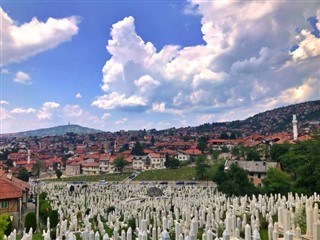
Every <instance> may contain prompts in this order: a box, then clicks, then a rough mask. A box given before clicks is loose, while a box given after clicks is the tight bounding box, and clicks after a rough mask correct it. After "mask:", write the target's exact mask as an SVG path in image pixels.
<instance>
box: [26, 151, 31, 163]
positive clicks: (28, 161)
mask: <svg viewBox="0 0 320 240" xmlns="http://www.w3.org/2000/svg"><path fill="white" fill-rule="evenodd" d="M30 153H31V151H30V149H28V160H27V163H28V164H30Z"/></svg>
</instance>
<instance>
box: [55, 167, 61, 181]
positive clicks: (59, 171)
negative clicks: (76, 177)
mask: <svg viewBox="0 0 320 240" xmlns="http://www.w3.org/2000/svg"><path fill="white" fill-rule="evenodd" d="M56 176H57V178H58V179H60V178H61V176H62V171H61V170H60V169H57V170H56Z"/></svg>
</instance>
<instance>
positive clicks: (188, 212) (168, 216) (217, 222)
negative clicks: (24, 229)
mask: <svg viewBox="0 0 320 240" xmlns="http://www.w3.org/2000/svg"><path fill="white" fill-rule="evenodd" d="M41 188H42V191H45V192H47V193H48V199H49V200H50V201H51V205H52V207H53V209H57V210H58V212H59V216H60V221H59V224H58V226H57V227H56V236H57V239H60V240H61V239H63V238H66V239H75V234H76V233H78V234H79V233H80V235H81V236H82V239H84V240H93V239H130V240H131V239H132V238H133V237H134V236H136V237H137V238H138V239H148V238H151V239H154V240H157V239H169V233H172V234H173V235H174V238H175V239H197V238H200V239H218V233H219V230H220V231H221V229H223V230H224V231H223V234H222V239H245V240H249V239H250V240H251V239H254V240H258V239H260V234H259V231H260V230H261V223H262V222H263V221H266V222H267V223H268V226H267V231H268V238H269V240H275V239H278V238H279V236H281V235H283V236H284V237H285V239H288V240H290V239H293V237H296V238H297V239H302V234H301V229H300V226H299V222H297V221H296V219H297V218H298V217H299V216H298V215H299V214H301V212H302V211H301V209H303V208H305V212H306V234H305V235H304V236H303V237H304V238H306V239H312V240H319V239H320V222H319V210H318V205H317V203H315V202H318V201H319V198H320V197H319V195H318V194H314V195H313V196H309V197H307V196H303V195H301V196H298V195H293V194H289V195H288V196H287V197H285V196H280V195H271V196H269V197H268V196H262V195H259V196H258V197H255V196H253V197H252V198H249V197H247V196H245V197H240V198H239V197H232V198H228V197H227V196H225V195H223V194H221V193H219V192H217V191H216V190H215V189H214V188H211V187H208V188H203V187H196V186H188V187H179V188H178V187H172V186H168V187H166V188H164V189H163V193H164V196H162V197H156V198H150V197H148V196H146V192H147V188H146V187H145V186H137V185H121V184H119V185H114V186H106V187H101V188H95V187H93V186H90V185H89V186H88V187H87V188H78V189H76V190H75V191H72V192H70V190H69V189H67V188H63V187H61V185H57V184H54V183H47V184H43V185H42V186H41ZM314 203H315V204H314ZM110 206H113V207H114V210H113V211H111V212H110V211H108V209H109V208H110ZM89 209H90V211H89ZM274 215H276V216H277V219H278V221H277V222H275V223H274V222H273V218H272V216H274ZM92 218H95V224H94V225H93V224H92V221H90V220H91V219H92ZM130 219H134V221H135V225H136V228H135V229H131V228H130V227H129V228H128V221H129V220H130ZM106 227H107V228H109V229H111V230H113V233H112V234H110V235H111V236H109V235H108V234H107V233H106V231H105V229H106ZM126 230H127V231H126ZM200 231H201V232H202V234H201V232H200ZM168 232H169V233H168ZM30 235H32V233H31V234H30V231H29V233H25V234H23V239H31V238H30ZM43 236H44V239H50V221H48V222H47V231H44V233H43ZM198 236H199V237H198ZM240 236H242V238H241V237H240ZM8 239H10V240H15V234H13V233H12V234H11V235H10V236H9V238H8Z"/></svg>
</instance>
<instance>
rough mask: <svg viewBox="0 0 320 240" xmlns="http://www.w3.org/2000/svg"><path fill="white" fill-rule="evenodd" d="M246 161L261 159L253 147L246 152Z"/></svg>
mask: <svg viewBox="0 0 320 240" xmlns="http://www.w3.org/2000/svg"><path fill="white" fill-rule="evenodd" d="M247 161H261V158H260V154H259V153H258V152H257V150H255V149H254V148H250V149H249V151H248V152H247Z"/></svg>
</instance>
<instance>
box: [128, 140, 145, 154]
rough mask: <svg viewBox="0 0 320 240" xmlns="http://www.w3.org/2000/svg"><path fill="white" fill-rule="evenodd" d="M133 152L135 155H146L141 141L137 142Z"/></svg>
mask: <svg viewBox="0 0 320 240" xmlns="http://www.w3.org/2000/svg"><path fill="white" fill-rule="evenodd" d="M131 154H132V155H135V156H141V155H144V151H143V147H142V145H141V143H140V142H136V144H135V145H134V147H133V148H132V150H131Z"/></svg>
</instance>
